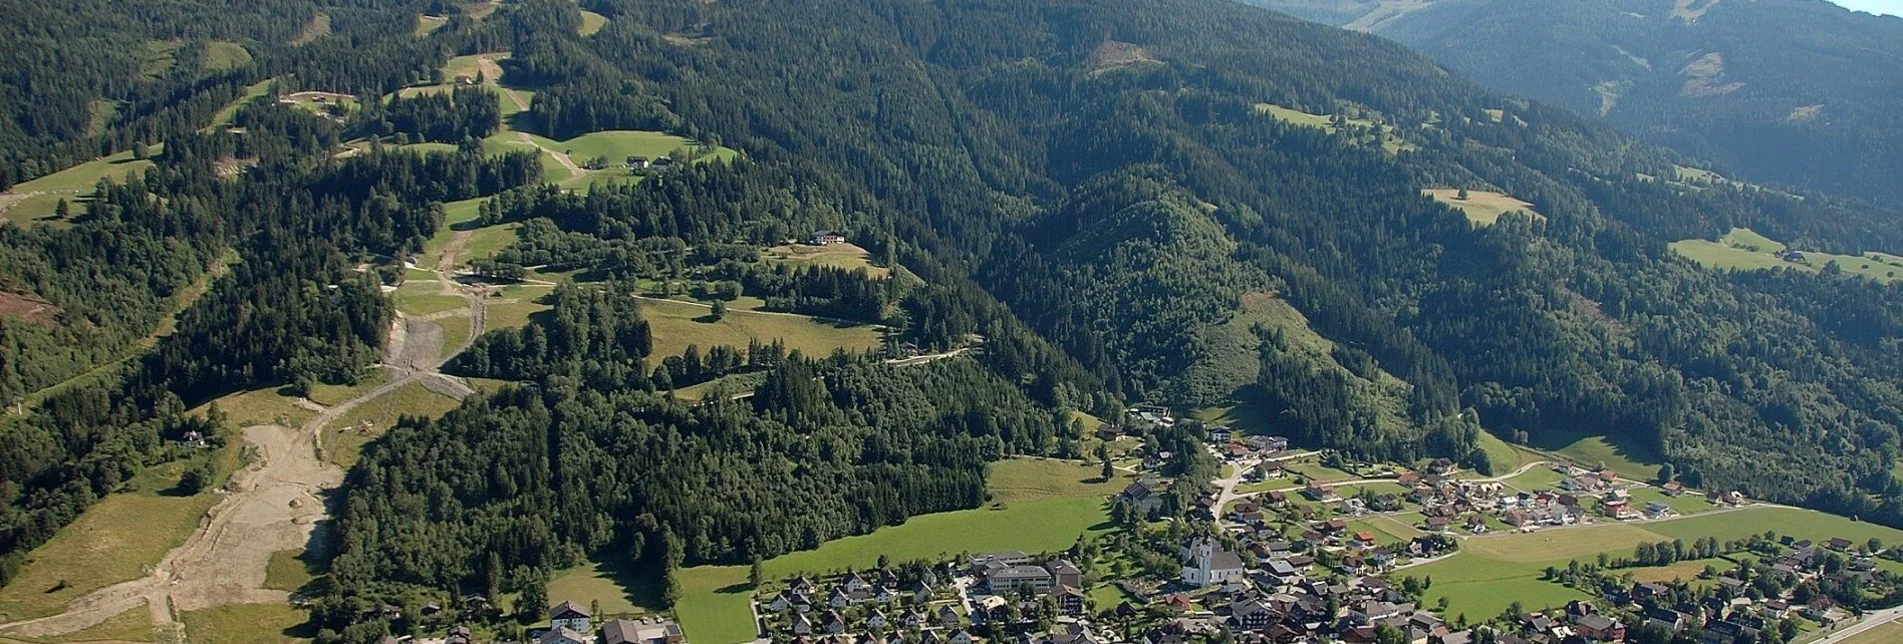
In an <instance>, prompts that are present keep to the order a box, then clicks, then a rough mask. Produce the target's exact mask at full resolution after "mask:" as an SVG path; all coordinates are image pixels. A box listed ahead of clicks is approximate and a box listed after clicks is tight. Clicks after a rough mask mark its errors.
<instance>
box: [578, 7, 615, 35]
mask: <svg viewBox="0 0 1903 644" xmlns="http://www.w3.org/2000/svg"><path fill="white" fill-rule="evenodd" d="M606 26H608V17H607V16H604V15H601V14H598V13H595V12H593V11H589V10H586V9H583V10H582V12H581V28H580V29H579V30H578V31H579V33H581V35H583V36H593V35H595V32H597V31H601V28H602V27H606Z"/></svg>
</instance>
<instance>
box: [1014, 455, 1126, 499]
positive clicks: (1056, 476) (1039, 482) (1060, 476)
mask: <svg viewBox="0 0 1903 644" xmlns="http://www.w3.org/2000/svg"><path fill="white" fill-rule="evenodd" d="M1102 467H1103V466H1102V465H1099V464H1094V463H1081V462H1077V461H1062V460H1057V459H1051V458H1013V459H1008V460H1003V461H998V462H996V463H992V464H991V471H990V472H988V473H987V474H986V476H985V487H986V489H987V490H989V491H990V492H991V499H992V500H993V501H997V502H1000V503H1005V504H1012V503H1024V502H1028V501H1040V500H1044V499H1053V498H1060V499H1061V498H1076V497H1088V496H1096V497H1105V496H1109V495H1112V494H1116V493H1117V492H1118V491H1120V490H1122V489H1123V485H1126V484H1127V479H1129V478H1131V477H1130V476H1128V475H1125V474H1122V473H1119V475H1118V476H1117V477H1116V478H1115V479H1112V480H1110V481H1104V480H1102V479H1100V478H1098V477H1099V476H1100V475H1102V474H1103V471H1102Z"/></svg>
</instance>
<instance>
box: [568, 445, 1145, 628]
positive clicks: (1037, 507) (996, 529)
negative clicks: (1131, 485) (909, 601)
mask: <svg viewBox="0 0 1903 644" xmlns="http://www.w3.org/2000/svg"><path fill="white" fill-rule="evenodd" d="M1043 467H1044V466H1042V465H1038V464H1037V463H1036V462H1032V464H1031V465H1007V464H1006V463H999V464H996V465H993V469H992V473H991V480H992V481H994V482H997V481H1000V480H1001V479H1000V476H1002V477H1004V478H1003V479H1002V480H1003V481H1010V482H1012V484H1014V485H1019V486H1025V485H1027V484H1030V483H1032V482H1031V481H1030V479H1031V478H1033V477H1035V476H1036V473H1035V471H1034V469H1042V468H1043ZM1073 467H1075V466H1073ZM1018 468H1022V469H1018ZM1001 471H1002V472H1003V474H1002V475H1001V474H1000V472H1001ZM1050 471H1052V472H1053V473H1054V474H1053V475H1054V476H1055V477H1056V478H1057V479H1058V480H1059V481H1060V483H1056V484H1053V485H1050V486H1047V485H1045V484H1031V485H1028V487H1029V488H1035V489H1039V490H1049V489H1053V488H1054V487H1065V488H1068V489H1070V490H1071V493H1074V494H1077V495H1078V496H1052V497H1046V498H1040V499H1036V500H1025V501H1021V502H1014V503H1008V504H1006V505H1005V507H1003V508H1002V509H995V508H993V507H985V508H979V509H975V510H960V511H956V512H943V513H939V514H928V515H924V516H917V517H912V518H911V519H910V520H908V521H906V522H905V523H904V524H903V525H897V526H890V527H885V528H880V529H879V530H878V531H875V532H873V533H872V534H869V535H862V536H857V537H846V538H844V539H838V540H835V541H829V542H827V543H826V544H824V545H822V546H820V547H819V548H818V549H817V550H808V551H804V552H795V553H791V554H787V555H783V556H780V557H776V558H774V559H771V560H768V561H766V562H765V563H764V564H763V566H764V568H765V571H766V575H767V577H768V578H772V579H778V578H784V577H790V576H793V575H797V574H816V573H823V572H826V571H829V570H843V569H845V568H848V567H856V568H866V567H871V566H872V565H873V564H875V563H876V562H877V560H878V558H879V555H881V554H883V555H886V556H888V557H890V558H891V559H892V560H893V561H905V560H909V559H918V558H938V557H944V556H953V555H956V554H958V553H960V552H986V551H993V550H1023V551H1025V552H1046V551H1051V550H1061V549H1063V548H1066V547H1069V546H1070V545H1071V544H1072V543H1074V542H1075V541H1076V539H1077V537H1078V535H1082V534H1098V533H1101V532H1103V531H1105V530H1108V529H1109V525H1108V519H1109V515H1108V511H1107V508H1106V506H1105V504H1104V502H1103V498H1102V496H1101V495H1100V494H1099V490H1096V489H1091V487H1090V486H1082V487H1069V484H1068V483H1061V481H1064V480H1068V479H1069V478H1070V477H1071V476H1072V475H1074V474H1075V473H1076V472H1071V471H1066V469H1065V468H1051V470H1050ZM677 575H678V579H679V581H680V583H681V590H682V593H681V596H682V597H681V601H680V603H679V604H678V605H677V606H676V607H675V614H676V616H678V617H679V618H680V622H681V628H682V629H684V630H685V631H686V632H687V637H688V638H689V639H690V640H692V641H696V642H702V643H704V644H731V643H733V642H744V641H750V640H752V639H753V638H754V631H753V626H752V623H751V613H750V612H749V609H748V604H747V602H748V599H749V593H750V592H751V591H750V589H748V588H747V584H746V582H747V567H746V566H697V567H693V568H686V569H683V570H681V571H679V572H678V573H677ZM549 597H550V599H551V600H556V601H559V600H560V596H558V595H556V594H554V592H553V591H552V589H551V592H550V594H549Z"/></svg>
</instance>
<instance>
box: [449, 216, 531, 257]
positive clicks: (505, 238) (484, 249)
mask: <svg viewBox="0 0 1903 644" xmlns="http://www.w3.org/2000/svg"><path fill="white" fill-rule="evenodd" d="M519 227H521V224H518V223H515V222H510V223H506V224H497V225H494V226H487V227H484V228H477V229H475V231H474V232H471V233H470V235H469V241H468V243H466V244H464V245H463V252H462V254H461V255H459V256H457V258H456V259H457V260H458V263H463V264H466V263H469V262H471V261H474V260H478V259H488V258H491V257H495V256H496V253H500V252H502V249H504V248H508V247H510V246H513V245H515V242H516V240H517V239H519V237H517V235H516V233H515V229H516V228H519Z"/></svg>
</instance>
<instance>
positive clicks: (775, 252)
mask: <svg viewBox="0 0 1903 644" xmlns="http://www.w3.org/2000/svg"><path fill="white" fill-rule="evenodd" d="M761 258H762V259H764V260H766V261H768V262H772V263H775V264H787V265H790V266H795V267H803V266H827V267H831V268H843V269H846V270H849V271H850V270H858V269H861V268H863V269H865V270H866V274H867V275H870V276H872V277H873V278H874V279H877V278H883V277H885V276H887V275H891V274H892V271H891V269H888V268H886V267H884V266H874V265H873V264H872V260H871V259H870V255H869V254H868V253H867V252H866V249H864V248H860V247H858V246H854V245H852V244H832V245H829V246H804V245H801V246H792V245H782V246H774V247H772V248H768V249H766V252H764V253H762V254H761Z"/></svg>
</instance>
